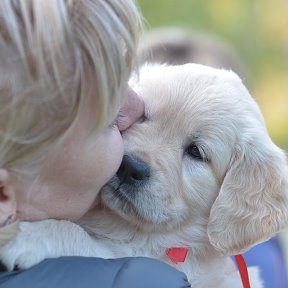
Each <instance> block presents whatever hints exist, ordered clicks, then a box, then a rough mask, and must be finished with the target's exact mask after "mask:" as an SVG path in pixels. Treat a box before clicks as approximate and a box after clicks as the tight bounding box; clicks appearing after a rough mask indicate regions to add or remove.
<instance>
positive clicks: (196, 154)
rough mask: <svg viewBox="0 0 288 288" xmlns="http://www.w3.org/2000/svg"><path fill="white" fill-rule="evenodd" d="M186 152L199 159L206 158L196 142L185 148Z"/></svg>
mask: <svg viewBox="0 0 288 288" xmlns="http://www.w3.org/2000/svg"><path fill="white" fill-rule="evenodd" d="M185 153H186V154H187V155H188V156H190V157H192V158H194V159H198V160H204V159H203V156H202V154H201V153H200V151H199V149H198V147H197V146H196V145H194V144H192V145H190V146H188V147H187V148H186V150H185Z"/></svg>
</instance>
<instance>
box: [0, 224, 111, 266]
mask: <svg viewBox="0 0 288 288" xmlns="http://www.w3.org/2000/svg"><path fill="white" fill-rule="evenodd" d="M60 256H86V257H92V256H97V257H101V258H113V257H112V255H111V252H109V250H108V249H107V248H106V247H105V246H104V245H103V244H101V243H100V242H97V241H96V240H94V239H92V238H91V237H90V235H89V234H88V233H87V232H86V231H85V230H84V229H83V228H81V227H80V226H78V225H76V224H74V223H72V222H70V221H65V220H61V221H59V220H44V221H39V222H33V223H32V222H21V223H20V232H19V233H18V235H17V237H16V238H15V239H13V240H12V241H10V242H9V243H8V244H7V245H5V246H4V247H3V248H2V249H1V251H0V260H1V262H2V263H3V264H4V265H5V266H6V267H7V269H8V270H13V269H14V268H15V267H18V268H21V269H27V268H29V267H31V266H33V265H36V264H38V263H39V262H41V261H42V260H44V259H46V258H57V257H60Z"/></svg>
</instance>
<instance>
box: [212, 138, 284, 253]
mask: <svg viewBox="0 0 288 288" xmlns="http://www.w3.org/2000/svg"><path fill="white" fill-rule="evenodd" d="M267 138H268V137H267ZM267 138H266V139H265V138H264V139H263V138H262V139H260V138H259V139H255V138H254V139H253V140H254V141H253V142H250V143H245V144H244V145H243V146H242V147H239V150H238V151H237V153H236V154H235V155H234V159H233V161H232V163H231V167H230V169H229V170H228V171H227V173H226V176H225V178H224V181H223V183H222V186H221V189H220V192H219V195H218V197H217V199H216V200H215V202H214V204H213V206H212V209H211V212H210V218H209V222H208V235H209V239H210V242H211V244H212V245H213V246H214V247H215V248H216V249H217V250H219V251H221V252H222V253H223V254H226V255H233V254H238V253H242V252H244V251H246V250H248V249H249V248H250V247H251V246H253V245H255V244H256V243H259V242H262V241H265V240H267V239H269V238H270V237H272V236H273V235H274V234H275V233H277V232H279V231H280V230H281V229H282V228H283V227H285V225H287V221H288V168H287V162H286V157H285V155H284V153H283V152H282V151H281V150H280V149H279V148H278V147H277V146H275V145H274V144H273V143H272V141H271V140H270V139H267ZM257 140H258V141H257Z"/></svg>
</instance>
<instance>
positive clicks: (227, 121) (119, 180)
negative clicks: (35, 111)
mask: <svg viewBox="0 0 288 288" xmlns="http://www.w3.org/2000/svg"><path fill="white" fill-rule="evenodd" d="M131 86H132V87H133V88H134V89H135V90H136V92H137V93H139V94H140V95H142V96H143V98H144V101H145V105H146V108H145V119H143V121H142V122H139V123H136V124H135V125H133V126H132V127H131V128H130V129H129V130H127V131H126V132H124V133H123V138H124V142H125V156H124V158H123V162H122V164H121V167H120V169H119V171H118V172H117V175H115V176H114V177H113V178H112V179H111V181H110V182H109V183H108V184H107V185H106V186H105V187H104V188H103V189H102V191H101V192H100V196H99V202H98V203H97V205H96V207H95V209H93V211H91V212H90V213H88V214H87V215H86V216H85V217H84V218H83V219H81V221H80V222H79V223H78V224H79V225H76V224H74V223H71V222H68V221H56V220H46V221H42V222H37V223H25V222H23V223H22V224H21V232H20V233H19V235H18V236H17V237H16V239H15V240H14V241H11V242H10V243H9V244H8V245H6V246H5V248H4V249H3V250H2V253H1V259H2V261H3V262H4V264H6V266H7V267H8V268H9V269H12V268H13V267H14V266H15V265H17V266H19V267H22V268H27V267H29V266H31V265H34V264H36V263H38V262H39V261H41V260H43V259H44V258H48V257H58V256H63V255H67V256H69V255H82V256H98V257H104V258H115V257H124V256H148V257H153V258H157V259H160V260H163V261H165V262H167V263H170V264H171V265H173V266H175V267H176V268H177V269H179V270H181V271H183V272H185V273H186V275H187V277H188V279H189V281H190V283H191V285H192V287H195V288H196V287H197V288H202V287H205V288H207V287H213V288H217V287H221V288H223V287H227V288H228V287H229V288H231V287H234V288H237V287H243V286H242V283H241V280H240V276H239V272H238V270H237V269H236V268H235V266H234V265H233V262H232V260H231V259H230V257H229V256H231V255H235V254H239V253H242V252H244V251H246V250H248V249H249V248H251V247H252V246H253V245H255V244H257V243H259V242H262V241H265V240H267V239H269V238H270V237H271V236H272V235H274V234H275V233H276V232H278V231H280V230H281V229H282V228H283V227H284V226H285V225H286V224H287V216H288V213H287V212H288V211H287V207H288V205H287V204H288V197H287V195H288V181H287V175H288V173H287V172H288V169H287V162H286V158H285V155H284V153H283V152H282V151H281V150H280V149H279V148H278V147H277V146H275V145H274V144H273V142H272V141H271V139H270V138H269V136H268V133H267V130H266V128H265V124H264V120H263V117H262V114H261V112H260V110H259V107H258V106H257V104H256V103H255V101H254V100H253V99H252V98H251V96H250V95H249V93H248V91H247V90H246V89H245V87H244V85H243V84H242V83H241V80H240V79H239V78H238V77H237V76H236V75H235V74H234V73H233V72H230V71H225V70H219V69H215V68H210V67H207V66H202V65H198V64H186V65H183V66H159V65H152V66H151V65H150V66H149V65H146V66H144V67H143V68H142V69H141V71H140V74H139V77H134V78H132V79H131ZM82 227H84V229H85V230H84V229H83V228H82ZM87 232H88V233H87ZM173 247H182V248H187V249H188V254H187V257H186V260H185V261H184V262H183V263H174V262H177V261H175V259H174V260H173V259H172V260H173V261H174V262H173V261H171V260H170V259H169V257H168V256H167V254H168V255H169V252H168V253H167V251H171V250H169V248H173ZM249 276H250V281H251V287H253V288H258V287H262V284H261V280H260V277H259V273H258V270H257V268H249Z"/></svg>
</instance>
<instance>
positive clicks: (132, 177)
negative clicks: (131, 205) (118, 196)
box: [116, 155, 150, 185]
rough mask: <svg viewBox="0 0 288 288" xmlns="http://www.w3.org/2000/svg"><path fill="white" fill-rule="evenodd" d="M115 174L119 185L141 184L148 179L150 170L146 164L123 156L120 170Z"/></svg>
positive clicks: (128, 156) (131, 157)
mask: <svg viewBox="0 0 288 288" xmlns="http://www.w3.org/2000/svg"><path fill="white" fill-rule="evenodd" d="M116 174H117V177H118V178H119V181H120V185H122V184H128V185H133V184H141V183H142V182H144V181H147V180H148V179H149V177H150V168H149V166H148V165H147V163H145V162H144V161H142V160H141V159H139V158H137V157H135V156H130V155H124V157H123V160H122V163H121V165H120V168H119V170H118V171H117V173H116Z"/></svg>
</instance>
